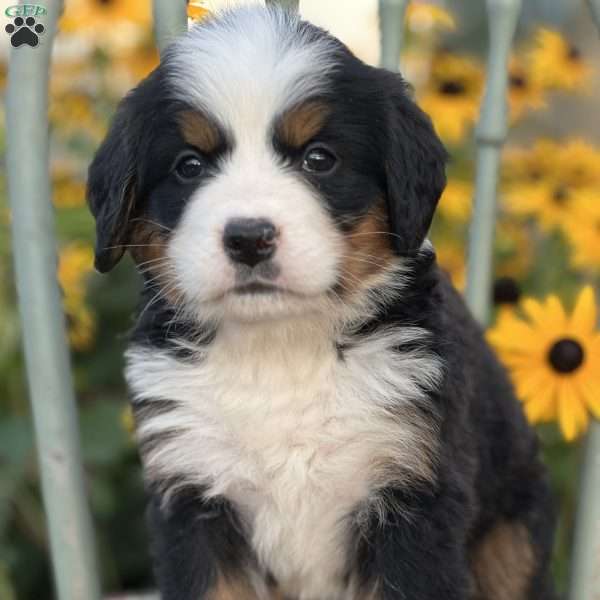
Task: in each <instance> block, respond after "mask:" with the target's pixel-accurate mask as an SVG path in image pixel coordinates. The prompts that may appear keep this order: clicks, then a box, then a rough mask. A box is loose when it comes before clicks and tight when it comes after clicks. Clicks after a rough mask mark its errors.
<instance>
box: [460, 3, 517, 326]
mask: <svg viewBox="0 0 600 600" xmlns="http://www.w3.org/2000/svg"><path fill="white" fill-rule="evenodd" d="M487 6H488V23H489V31H490V47H489V58H488V66H487V83H486V91H485V97H484V101H483V105H482V109H481V116H480V118H479V124H478V126H477V130H476V139H477V146H478V150H477V170H476V176H475V207H474V211H473V220H472V222H471V229H470V235H469V238H470V239H469V256H468V265H467V266H468V275H467V294H466V295H467V302H468V304H469V306H470V308H471V311H472V312H473V314H474V315H475V316H476V317H477V319H478V320H479V322H480V323H482V324H484V325H485V324H486V323H487V322H488V319H489V315H490V288H491V285H492V269H493V250H494V230H495V225H496V194H497V187H498V176H499V170H500V154H501V151H502V146H503V144H504V140H505V138H506V133H507V102H506V92H507V88H508V59H509V56H510V50H511V46H512V42H513V38H514V35H515V30H516V27H517V21H518V18H519V13H520V10H521V0H487Z"/></svg>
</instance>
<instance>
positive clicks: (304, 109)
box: [276, 101, 330, 148]
mask: <svg viewBox="0 0 600 600" xmlns="http://www.w3.org/2000/svg"><path fill="white" fill-rule="evenodd" d="M329 113H330V109H329V107H328V106H327V105H326V104H323V103H322V102H317V101H309V102H305V103H304V104H300V105H299V106H296V107H294V108H292V109H291V110H289V111H287V112H286V113H285V114H284V115H283V116H282V117H281V119H280V120H279V123H278V124H277V128H276V132H277V135H278V136H279V138H280V139H281V141H282V142H283V143H284V144H287V145H288V146H292V147H294V148H300V147H302V146H304V144H306V143H307V142H309V141H310V140H311V139H312V138H313V137H315V136H316V135H317V134H318V133H319V131H321V129H322V128H323V125H324V124H325V121H326V119H327V117H328V116H329Z"/></svg>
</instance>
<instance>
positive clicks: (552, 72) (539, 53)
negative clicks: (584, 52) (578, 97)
mask: <svg viewBox="0 0 600 600" xmlns="http://www.w3.org/2000/svg"><path fill="white" fill-rule="evenodd" d="M528 58H529V66H530V72H531V73H532V76H533V77H534V78H535V79H536V81H537V83H538V84H539V85H540V86H541V87H543V88H546V89H556V90H565V91H569V92H573V91H577V90H582V89H586V88H587V87H588V86H589V83H590V80H591V76H592V68H591V66H590V65H588V64H587V63H586V62H585V60H584V59H583V58H582V56H581V52H580V51H579V50H578V49H577V48H576V47H575V46H574V45H573V44H571V43H569V42H568V41H567V40H565V39H564V38H563V37H562V35H561V34H560V33H558V32H557V31H552V30H550V29H544V28H540V29H539V30H538V31H537V33H536V36H535V47H534V48H533V50H532V51H531V52H530V54H529V57H528Z"/></svg>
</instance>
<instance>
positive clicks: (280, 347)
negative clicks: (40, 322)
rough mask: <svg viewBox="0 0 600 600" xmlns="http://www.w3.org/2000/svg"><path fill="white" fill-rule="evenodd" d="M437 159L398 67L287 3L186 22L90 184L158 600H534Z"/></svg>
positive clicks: (512, 480)
mask: <svg viewBox="0 0 600 600" xmlns="http://www.w3.org/2000/svg"><path fill="white" fill-rule="evenodd" d="M445 159H446V153H445V151H444V148H443V147H442V145H441V143H440V141H439V140H438V138H437V137H436V135H435V133H434V131H433V129H432V126H431V122H430V120H429V119H428V118H427V117H426V116H425V115H424V114H423V113H422V112H421V110H420V109H419V108H418V107H417V106H416V105H415V103H414V102H413V101H412V100H411V98H410V96H409V93H408V89H407V85H406V84H405V82H404V81H403V80H402V78H401V77H400V76H399V75H396V74H393V73H390V72H386V71H384V70H381V69H376V68H373V67H370V66H367V65H365V64H363V63H362V62H361V61H360V60H358V59H357V58H355V57H354V56H353V55H352V54H351V53H350V51H349V50H348V49H347V48H346V47H345V46H344V45H343V44H342V43H341V42H339V41H338V40H337V39H335V38H333V37H332V36H331V35H329V34H328V33H326V32H325V31H323V30H321V29H319V28H317V27H315V26H313V25H310V24H309V23H307V22H304V21H302V20H300V19H299V18H298V17H297V16H294V15H291V14H287V13H286V12H284V11H281V10H276V9H266V8H264V7H259V6H254V7H252V6H251V7H245V8H240V9H234V10H230V11H228V12H225V13H222V14H219V15H217V16H214V17H212V18H210V19H209V20H207V21H205V22H202V23H201V24H199V25H195V26H194V27H193V28H192V29H191V31H189V32H188V33H187V34H185V35H184V36H182V37H181V38H180V39H179V40H177V41H176V42H175V43H174V44H173V45H172V46H171V47H170V48H169V49H168V51H167V52H166V54H165V56H164V59H163V61H162V63H161V65H160V66H159V67H158V68H157V69H156V70H155V71H154V72H153V73H152V74H151V75H150V76H149V77H148V78H147V79H145V80H144V81H143V82H142V83H141V84H140V85H139V86H138V87H137V88H135V89H134V90H133V91H132V92H131V93H130V94H129V95H128V96H127V97H126V98H125V99H124V100H123V101H122V103H121V105H120V107H119V109H118V111H117V114H116V117H115V119H114V122H113V124H112V127H111V129H110V131H109V133H108V136H107V138H106V140H105V141H104V143H103V144H102V146H101V147H100V149H99V151H98V153H97V155H96V157H95V159H94V161H93V163H92V165H91V168H90V173H89V184H88V198H89V204H90V207H91V210H92V212H93V214H94V216H95V217H96V223H97V248H96V266H97V268H98V270H100V271H102V272H104V271H108V270H110V269H111V268H112V267H113V266H114V265H115V263H117V261H118V260H119V259H120V258H121V256H122V254H123V253H124V251H125V250H126V249H128V250H129V252H130V254H131V256H132V257H133V259H134V260H135V262H136V263H137V266H138V268H139V270H140V272H141V273H142V274H143V279H144V292H143V303H142V310H141V313H140V315H139V318H138V322H137V326H136V327H135V331H134V332H133V335H132V339H131V345H130V347H129V350H128V352H127V356H126V359H127V369H126V377H127V381H128V384H129V387H130V389H131V393H132V402H133V409H134V414H135V418H136V424H137V436H138V439H139V444H140V451H141V456H142V460H143V465H144V471H145V477H146V481H147V487H148V493H149V495H150V504H151V508H150V522H151V527H152V531H153V535H154V539H155V557H156V560H155V562H156V576H157V580H158V586H159V588H160V591H161V593H162V598H163V600H201V599H211V600H225V599H227V600H234V599H235V600H246V599H247V600H264V599H283V598H285V599H286V600H367V599H372V600H381V599H385V600H392V599H394V600H396V599H397V600H400V599H402V600H466V599H469V600H476V599H477V600H529V599H532V600H533V599H536V600H537V599H540V600H546V599H548V598H550V597H551V595H552V592H551V587H550V584H549V581H548V560H549V552H550V548H551V545H552V535H553V534H552V530H553V517H552V509H551V501H550V495H549V491H548V486H547V483H546V476H545V472H544V469H543V468H542V466H541V464H540V462H539V459H538V448H537V443H536V437H535V435H534V433H533V432H532V431H531V430H530V428H529V427H528V426H527V423H526V421H525V419H524V417H523V414H522V412H521V409H520V406H519V404H518V402H517V400H516V399H515V397H514V394H513V391H512V388H511V386H510V384H509V382H508V379H507V376H506V374H505V372H504V370H503V369H502V367H501V366H500V365H499V363H498V361H497V360H496V358H495V356H494V355H493V353H492V352H491V350H490V349H489V348H488V346H487V345H486V344H485V342H484V339H483V337H482V333H481V330H480V329H479V327H478V326H477V325H476V324H475V322H474V321H473V319H472V318H471V316H470V315H469V314H468V312H467V310H466V309H465V307H464V304H463V302H462V300H461V299H460V297H459V296H458V295H457V293H456V292H455V291H454V290H453V289H452V288H451V286H450V284H449V283H448V281H447V279H446V277H445V276H444V275H442V274H440V272H439V270H438V268H437V266H436V262H435V255H434V251H433V249H432V246H431V244H430V243H429V242H428V241H427V239H426V235H427V231H428V228H429V225H430V222H431V219H432V216H433V213H434V209H435V206H436V203H437V201H438V199H439V197H440V194H441V192H442V189H443V187H444V184H445V175H444V163H445Z"/></svg>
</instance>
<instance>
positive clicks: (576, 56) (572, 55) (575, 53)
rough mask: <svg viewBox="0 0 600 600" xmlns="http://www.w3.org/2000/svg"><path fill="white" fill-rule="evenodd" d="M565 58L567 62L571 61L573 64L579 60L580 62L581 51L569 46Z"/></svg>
mask: <svg viewBox="0 0 600 600" xmlns="http://www.w3.org/2000/svg"><path fill="white" fill-rule="evenodd" d="M567 58H568V59H569V60H572V61H573V62H578V61H579V60H581V51H580V50H579V48H576V47H575V46H569V50H568V52H567Z"/></svg>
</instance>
